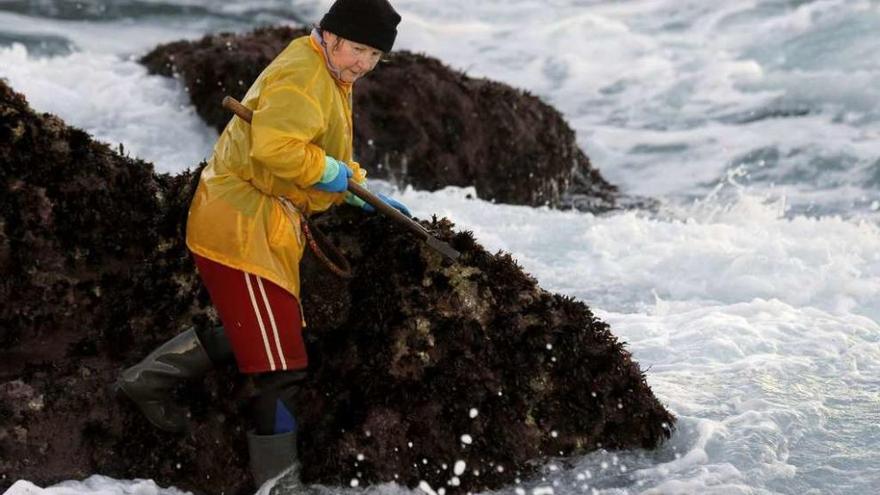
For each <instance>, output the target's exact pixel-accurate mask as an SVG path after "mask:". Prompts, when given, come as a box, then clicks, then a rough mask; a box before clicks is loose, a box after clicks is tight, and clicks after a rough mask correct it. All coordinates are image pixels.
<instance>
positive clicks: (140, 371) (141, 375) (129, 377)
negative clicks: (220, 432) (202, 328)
mask: <svg viewBox="0 0 880 495" xmlns="http://www.w3.org/2000/svg"><path fill="white" fill-rule="evenodd" d="M211 368H212V362H211V358H210V357H209V356H208V352H207V351H206V350H205V348H204V346H203V345H202V343H201V341H199V338H198V336H197V334H196V331H195V330H194V329H188V330H186V331H184V332H183V333H181V334H180V335H178V336H176V337H174V338H173V339H171V340H169V341H168V342H165V343H164V344H162V345H160V346H159V347H158V348H156V350H154V351H153V352H151V353H150V355H149V356H147V357H146V358H144V359H143V361H141V362H140V363H138V364H136V365H134V366H132V367H131V368H128V369H126V370H124V371H123V372H122V374H121V376H120V377H119V380H117V382H116V390H117V391H118V392H121V393H123V394H125V396H127V397H128V398H130V399H131V400H132V401H134V403H135V404H137V406H138V408H140V410H141V412H143V413H144V416H146V417H147V419H148V420H149V421H150V423H152V424H153V425H154V426H155V427H156V428H159V429H161V430H165V431H168V432H172V433H180V432H183V431H185V430H186V428H187V421H186V411H185V410H184V409H183V408H181V407H180V406H178V405H177V404H174V403H173V402H172V400H171V389H172V388H173V387H174V385H176V384H177V382H178V381H179V380H182V379H188V378H196V377H199V376H202V375H204V374H205V373H206V372H207V371H208V370H209V369H211Z"/></svg>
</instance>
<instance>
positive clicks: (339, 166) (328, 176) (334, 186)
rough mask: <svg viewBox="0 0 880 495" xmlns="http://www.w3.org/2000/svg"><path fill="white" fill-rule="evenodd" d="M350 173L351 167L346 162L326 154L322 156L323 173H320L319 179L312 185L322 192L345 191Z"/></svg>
mask: <svg viewBox="0 0 880 495" xmlns="http://www.w3.org/2000/svg"><path fill="white" fill-rule="evenodd" d="M351 175H352V173H351V169H350V168H348V166H347V165H346V164H344V163H342V162H340V161H339V160H337V159H336V158H333V157H332V156H329V155H328V156H326V157H325V158H324V173H323V174H322V175H321V180H319V181H318V183H317V184H315V185H314V186H313V187H314V188H315V189H317V190H319V191H324V192H331V193H340V192H345V190H346V189H348V179H349V178H350V177H351Z"/></svg>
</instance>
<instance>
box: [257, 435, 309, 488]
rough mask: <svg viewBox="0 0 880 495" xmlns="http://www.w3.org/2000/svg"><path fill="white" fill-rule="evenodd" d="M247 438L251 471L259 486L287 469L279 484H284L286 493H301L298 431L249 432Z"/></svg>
mask: <svg viewBox="0 0 880 495" xmlns="http://www.w3.org/2000/svg"><path fill="white" fill-rule="evenodd" d="M247 440H248V452H249V453H250V456H251V473H252V474H253V475H254V481H255V482H256V484H257V488H259V487H261V486H263V483H265V482H267V481H269V480H270V479H272V478H275V477H276V476H278V475H280V474H281V473H284V472H285V471H287V473H285V475H284V476H283V477H282V478H281V479H280V480H278V484H279V485H283V487H284V493H291V494H294V493H300V491H301V490H300V488H301V487H302V484H301V483H300V481H299V471H300V464H299V460H298V459H297V455H296V431H290V432H287V433H277V434H275V435H257V434H256V433H254V432H248V434H247ZM273 491H274V490H273Z"/></svg>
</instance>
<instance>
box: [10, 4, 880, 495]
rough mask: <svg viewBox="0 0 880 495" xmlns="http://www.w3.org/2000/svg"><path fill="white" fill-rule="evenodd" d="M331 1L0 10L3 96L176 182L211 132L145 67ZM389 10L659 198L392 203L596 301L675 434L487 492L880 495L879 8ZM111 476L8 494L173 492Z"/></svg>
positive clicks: (295, 18)
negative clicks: (555, 116) (551, 204)
mask: <svg viewBox="0 0 880 495" xmlns="http://www.w3.org/2000/svg"><path fill="white" fill-rule="evenodd" d="M330 3H331V2H330V1H328V0H288V1H281V0H265V1H255V0H246V1H243V2H235V3H227V2H221V1H211V0H117V1H109V0H107V1H100V0H91V1H80V2H74V1H62V0H34V1H24V0H4V1H0V77H3V78H6V79H7V80H9V82H10V84H11V85H12V86H13V87H14V88H16V90H18V91H20V92H23V93H24V94H25V95H26V96H27V97H28V99H29V100H30V102H31V104H32V105H33V106H34V107H35V108H36V109H38V110H40V111H47V112H52V113H56V114H58V115H60V116H61V117H62V118H64V119H65V120H66V121H67V122H69V123H71V124H73V125H77V126H80V127H82V128H84V129H86V130H88V131H89V132H90V133H92V134H93V135H95V136H96V137H98V138H99V139H102V140H104V141H107V142H109V143H111V144H113V145H114V146H115V145H117V144H118V143H121V144H122V145H123V146H124V149H125V150H126V152H127V153H130V154H132V155H133V156H139V157H142V158H144V159H145V160H148V161H151V162H153V163H155V164H156V165H157V167H158V168H159V169H160V170H162V171H169V172H174V171H180V170H183V169H185V168H188V167H191V166H193V165H194V164H196V163H197V162H198V161H199V160H201V159H202V158H204V157H206V156H207V155H208V153H210V148H211V146H212V144H213V140H214V139H215V137H216V134H215V133H214V131H212V130H211V129H209V128H207V127H206V126H205V125H204V124H203V123H201V121H200V120H199V119H198V117H197V116H196V114H195V112H194V110H193V108H192V107H191V106H190V105H189V103H188V99H187V97H186V94H185V92H184V91H183V88H182V86H181V85H180V84H179V83H178V82H176V81H173V80H167V79H163V78H158V77H151V76H148V75H146V71H145V70H144V69H143V68H142V67H140V66H139V65H138V64H137V63H136V62H135V61H134V60H135V59H136V57H137V56H138V55H140V54H143V53H145V52H146V51H148V50H149V49H151V48H152V47H153V46H155V45H156V44H158V43H161V42H164V41H171V40H177V39H181V38H195V37H199V36H201V35H203V34H204V33H207V32H213V31H218V30H226V31H230V30H231V31H244V30H248V29H251V28H253V27H254V26H257V25H262V24H274V23H279V22H285V23H308V22H314V21H316V20H317V19H318V18H319V17H320V15H321V14H322V13H323V12H324V11H325V10H326V8H327V7H328V6H329V5H330ZM393 3H394V5H395V6H396V7H397V8H398V10H399V11H400V12H401V14H402V15H403V17H404V23H403V24H402V25H401V29H400V35H399V38H398V39H399V46H400V47H401V48H405V49H410V50H414V51H420V52H425V53H427V54H429V55H433V56H436V57H438V58H440V59H442V60H443V61H445V62H446V63H447V64H449V65H451V66H453V67H454V68H456V69H460V70H464V71H466V72H467V73H468V74H470V75H472V76H474V77H489V78H492V79H496V80H501V81H504V82H507V83H509V84H512V85H514V86H517V87H521V88H525V89H528V90H530V91H531V92H533V93H535V94H538V95H539V96H541V97H542V98H543V99H545V100H546V101H548V102H549V103H551V104H553V105H554V106H556V107H557V108H559V109H560V110H561V111H562V112H563V114H564V115H565V117H566V118H567V120H568V121H569V122H570V123H571V124H572V126H573V127H574V128H575V130H576V131H577V134H578V140H579V144H580V145H581V146H582V147H583V148H584V150H585V151H586V152H587V153H588V154H589V155H590V157H591V158H592V161H593V163H594V164H595V165H596V166H597V167H599V168H600V170H601V171H602V173H603V174H604V175H605V176H606V177H607V178H608V179H609V180H611V181H612V182H615V183H617V184H619V185H620V186H621V188H622V189H623V190H624V191H626V192H629V193H632V194H641V195H649V196H653V197H656V198H657V199H659V200H660V202H661V207H660V209H659V210H658V211H656V212H652V213H648V212H640V211H625V212H618V213H613V214H609V215H602V216H595V215H590V214H585V213H578V212H571V211H555V210H552V209H548V208H529V207H523V206H512V205H501V204H493V203H489V202H486V201H483V200H481V199H478V198H473V194H472V193H473V190H472V189H470V188H463V189H462V188H447V189H445V190H442V191H437V192H425V191H415V190H411V189H407V190H403V191H393V192H394V193H395V194H397V195H398V196H399V197H400V198H401V199H402V200H403V201H404V202H405V203H407V204H408V205H409V206H410V207H411V209H412V210H413V212H414V213H415V214H416V215H417V216H420V217H428V216H430V215H431V214H435V213H436V214H439V215H445V216H448V217H450V218H451V219H452V220H453V221H455V222H456V223H457V224H458V225H459V227H461V228H466V229H470V230H473V231H474V232H475V234H476V236H477V237H478V239H479V240H480V241H481V242H482V243H483V244H484V245H485V246H486V247H487V248H489V249H490V250H493V251H494V250H504V251H508V252H511V253H513V254H514V256H515V257H516V258H517V259H518V260H519V262H520V263H521V264H522V266H523V267H524V268H525V269H526V270H527V271H529V272H530V273H532V274H533V275H535V276H536V278H537V279H538V280H539V282H540V284H541V285H542V286H543V287H544V288H546V289H548V290H552V291H555V292H560V293H564V294H568V295H571V296H573V297H576V298H578V299H581V300H583V301H584V302H586V303H587V304H589V305H590V306H591V307H592V308H593V309H594V310H595V311H596V312H597V314H598V315H599V316H600V317H601V318H603V319H604V320H606V321H608V322H609V323H610V324H611V325H612V328H613V330H614V332H615V333H616V335H618V336H619V337H620V338H621V339H622V340H624V341H626V342H627V343H628V345H629V348H630V350H631V351H632V352H633V354H634V356H635V358H636V359H637V360H638V361H639V362H640V364H641V365H642V368H643V369H644V370H646V372H647V379H648V382H649V383H650V385H651V386H652V388H653V390H654V392H655V393H656V394H657V395H658V397H659V398H660V399H661V400H662V401H663V402H664V403H665V404H667V405H668V407H669V408H670V409H671V410H672V411H673V412H674V413H675V414H676V415H677V416H678V417H679V425H678V430H677V431H676V433H675V435H674V436H673V438H672V439H671V440H670V441H669V442H668V443H667V444H666V445H664V446H663V447H662V448H660V449H658V450H657V451H653V452H641V451H627V452H596V453H593V454H591V455H588V456H585V457H579V458H572V459H550V460H547V463H546V465H545V467H544V469H543V473H542V475H540V476H538V477H536V478H534V479H531V480H523V482H522V483H521V484H518V485H512V486H509V487H505V488H504V489H502V490H499V491H498V493H527V494H534V495H541V494H549V493H553V494H579V493H600V494H670V493H682V494H687V493H694V494H703V493H710V494H728V493H733V494H752V493H754V494H772V493H781V494H867V493H880V36H878V34H877V33H880V2H877V1H876V0H815V1H809V0H737V1H735V2H733V1H729V2H705V1H702V0H616V1H614V0H542V1H538V0H503V1H502V0H482V1H480V2H473V1H465V0H444V1H442V2H439V1H427V0H422V1H419V0H396V1H394V2H393ZM486 125H491V123H490V122H488V123H486ZM374 187H375V188H377V189H383V190H384V189H391V186H389V185H387V184H382V183H377V184H374ZM100 474H101V473H95V476H93V477H91V478H89V479H87V480H71V481H68V482H65V483H62V484H60V485H57V486H53V487H36V486H34V485H32V484H31V483H29V482H28V481H27V480H20V481H19V482H18V483H17V484H16V485H14V487H13V488H12V489H11V490H10V491H11V492H12V494H13V495H91V494H95V495H98V494H100V495H123V494H124V495H128V494H136V495H179V493H180V492H178V491H176V490H175V489H173V488H169V487H158V486H156V485H155V483H153V482H151V481H143V480H140V481H128V480H113V479H110V478H104V477H101V476H100ZM441 488H442V487H425V490H424V491H431V490H433V491H438V492H439V490H440V489H441ZM333 491H334V492H336V493H341V494H346V495H355V494H362V493H368V494H389V495H391V494H394V495H397V494H411V493H421V491H423V490H419V489H416V490H410V489H407V488H403V487H400V486H397V485H394V484H386V485H381V486H378V487H371V488H366V489H365V488H344V489H343V488H337V489H333Z"/></svg>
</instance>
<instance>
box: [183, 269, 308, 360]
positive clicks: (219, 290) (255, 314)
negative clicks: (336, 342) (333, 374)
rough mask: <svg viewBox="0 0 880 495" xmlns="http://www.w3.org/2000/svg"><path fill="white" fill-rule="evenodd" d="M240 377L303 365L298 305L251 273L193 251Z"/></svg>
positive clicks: (289, 295) (304, 352)
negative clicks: (241, 374)
mask: <svg viewBox="0 0 880 495" xmlns="http://www.w3.org/2000/svg"><path fill="white" fill-rule="evenodd" d="M193 257H194V258H195V262H196V267H197V268H198V270H199V275H200V276H201V278H202V282H204V284H205V286H206V287H207V288H208V293H209V294H210V295H211V302H212V303H214V307H215V308H217V312H218V313H219V314H220V319H221V320H222V322H223V328H224V330H225V331H226V336H227V337H228V338H229V342H230V344H232V350H233V352H234V353H235V360H236V362H237V363H238V369H239V370H240V371H241V372H242V373H264V372H267V371H283V370H297V369H303V368H305V367H306V366H308V362H309V361H308V356H306V348H305V345H304V344H303V338H302V314H301V313H300V306H299V302H298V301H297V300H296V297H295V296H294V295H293V294H291V293H290V292H287V291H285V290H284V289H282V288H281V287H279V286H277V285H275V284H274V283H272V282H270V281H268V280H266V279H264V278H261V277H258V276H256V275H253V274H250V273H247V272H243V271H241V270H237V269H235V268H230V267H228V266H225V265H221V264H220V263H217V262H216V261H212V260H209V259H207V258H204V257H202V256H199V255H197V254H195V253H193Z"/></svg>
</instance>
